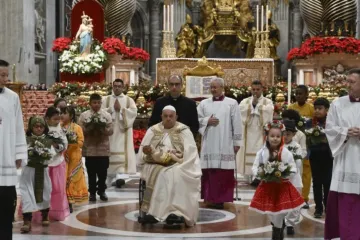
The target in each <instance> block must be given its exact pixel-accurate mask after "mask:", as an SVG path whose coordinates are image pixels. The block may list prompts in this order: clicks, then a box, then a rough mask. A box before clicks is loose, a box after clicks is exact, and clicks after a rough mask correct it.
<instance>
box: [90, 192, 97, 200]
mask: <svg viewBox="0 0 360 240" xmlns="http://www.w3.org/2000/svg"><path fill="white" fill-rule="evenodd" d="M89 202H96V195H95V194H92V193H90V196H89Z"/></svg>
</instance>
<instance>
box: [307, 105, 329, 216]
mask: <svg viewBox="0 0 360 240" xmlns="http://www.w3.org/2000/svg"><path fill="white" fill-rule="evenodd" d="M329 107H330V103H329V101H328V100H327V99H326V98H317V99H316V100H315V102H314V108H315V113H314V118H313V119H310V120H309V121H308V122H307V124H306V126H307V129H306V130H305V133H306V137H307V145H308V149H309V160H310V165H311V174H312V176H313V192H314V200H315V212H314V217H315V218H321V217H322V214H323V211H324V207H325V209H326V203H327V197H328V194H329V190H330V184H331V177H332V168H333V156H332V153H331V149H330V146H329V143H328V141H327V138H326V135H325V133H324V129H325V123H326V116H327V112H328V110H329ZM323 204H324V206H323Z"/></svg>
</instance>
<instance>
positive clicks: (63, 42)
mask: <svg viewBox="0 0 360 240" xmlns="http://www.w3.org/2000/svg"><path fill="white" fill-rule="evenodd" d="M70 43H71V38H67V37H61V38H57V39H55V40H54V41H53V47H52V49H51V50H52V51H53V52H58V53H62V52H63V51H65V50H68V49H69V46H70Z"/></svg>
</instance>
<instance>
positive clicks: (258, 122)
mask: <svg viewBox="0 0 360 240" xmlns="http://www.w3.org/2000/svg"><path fill="white" fill-rule="evenodd" d="M251 94H252V96H251V97H248V98H245V99H244V100H242V101H241V102H240V105H239V106H240V113H241V123H240V124H241V125H242V129H243V131H244V138H243V143H242V145H243V147H242V148H241V149H240V151H239V153H238V154H237V156H236V159H237V163H238V170H239V173H242V174H244V175H246V176H247V177H248V178H249V180H250V181H251V180H252V177H251V176H252V170H251V169H252V166H253V164H254V160H255V156H256V153H257V152H258V151H259V150H260V149H261V148H262V147H263V145H264V139H265V135H264V125H265V124H266V123H267V122H271V121H272V119H273V113H274V105H273V103H272V101H271V99H268V98H266V97H264V96H263V86H262V83H261V82H260V81H258V80H255V81H253V82H252V83H251ZM258 183H259V181H258V180H256V179H255V180H254V182H253V184H254V185H257V184H258Z"/></svg>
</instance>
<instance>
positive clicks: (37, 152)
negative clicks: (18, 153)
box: [28, 140, 52, 163]
mask: <svg viewBox="0 0 360 240" xmlns="http://www.w3.org/2000/svg"><path fill="white" fill-rule="evenodd" d="M28 155H29V157H30V158H35V159H37V160H38V161H39V162H42V163H43V162H45V161H49V160H50V159H51V158H52V154H51V152H50V148H48V147H46V145H45V144H44V143H42V142H41V141H38V140H35V141H34V143H33V144H32V145H30V146H29V147H28Z"/></svg>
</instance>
